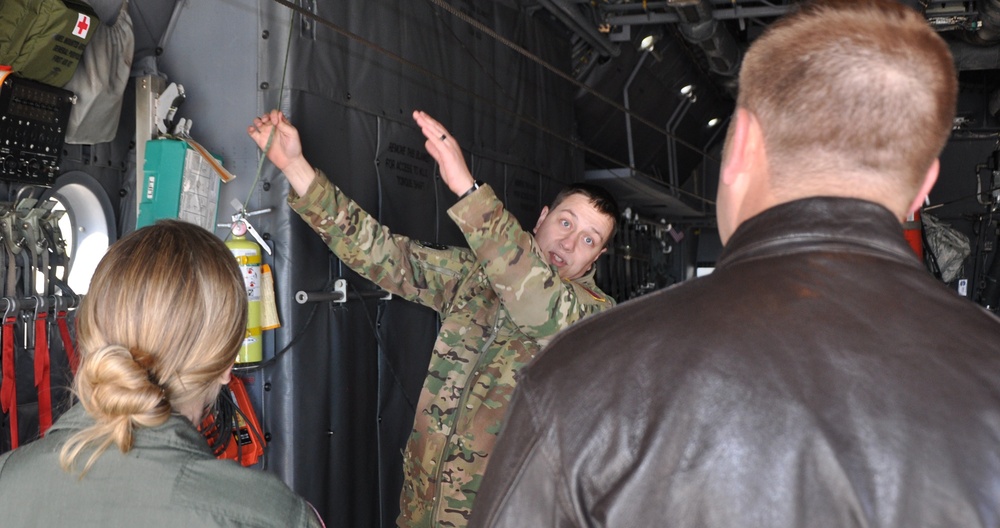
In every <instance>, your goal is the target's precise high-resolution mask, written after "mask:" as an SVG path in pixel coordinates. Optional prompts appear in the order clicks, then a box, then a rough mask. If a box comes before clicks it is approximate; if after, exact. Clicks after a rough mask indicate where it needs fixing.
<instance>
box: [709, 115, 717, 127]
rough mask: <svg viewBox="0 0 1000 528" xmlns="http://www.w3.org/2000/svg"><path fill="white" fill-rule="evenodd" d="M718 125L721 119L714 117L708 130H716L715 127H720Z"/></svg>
mask: <svg viewBox="0 0 1000 528" xmlns="http://www.w3.org/2000/svg"><path fill="white" fill-rule="evenodd" d="M718 124H719V118H718V117H713V118H712V119H709V120H708V128H715V125H718Z"/></svg>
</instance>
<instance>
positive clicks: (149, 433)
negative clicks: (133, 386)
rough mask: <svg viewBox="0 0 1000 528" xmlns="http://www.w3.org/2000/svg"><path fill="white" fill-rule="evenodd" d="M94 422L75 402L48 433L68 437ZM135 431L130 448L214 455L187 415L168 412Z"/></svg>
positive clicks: (81, 406)
mask: <svg viewBox="0 0 1000 528" xmlns="http://www.w3.org/2000/svg"><path fill="white" fill-rule="evenodd" d="M94 423H95V421H94V419H93V418H91V416H90V415H89V414H87V412H86V411H85V410H84V408H83V405H81V404H79V403H77V404H76V405H74V406H73V407H71V408H70V409H69V410H68V411H66V412H65V413H64V414H63V415H62V416H60V417H59V419H58V420H56V423H54V424H52V427H51V428H50V429H49V434H51V433H53V432H56V431H66V433H67V438H68V435H72V434H75V433H77V432H79V431H80V430H82V429H84V428H87V427H90V426H91V425H94ZM134 431H135V432H134V436H133V448H148V447H170V448H174V449H180V450H184V451H189V452H194V453H205V454H208V455H209V456H214V455H212V450H211V448H210V447H209V446H208V441H207V440H206V439H205V437H204V436H202V434H201V433H200V432H198V430H197V429H196V428H195V427H194V425H192V424H191V422H190V421H189V420H188V419H187V418H184V417H182V416H179V415H171V416H170V418H167V421H166V422H165V423H163V424H162V425H158V426H156V427H150V428H144V427H137V428H136V429H134Z"/></svg>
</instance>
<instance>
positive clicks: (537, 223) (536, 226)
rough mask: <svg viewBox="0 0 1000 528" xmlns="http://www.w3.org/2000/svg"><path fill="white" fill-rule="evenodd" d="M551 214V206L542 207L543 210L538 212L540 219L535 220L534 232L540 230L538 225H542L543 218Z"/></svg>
mask: <svg viewBox="0 0 1000 528" xmlns="http://www.w3.org/2000/svg"><path fill="white" fill-rule="evenodd" d="M548 215H549V206H547V205H546V206H545V207H542V212H540V213H538V221H537V222H535V228H534V229H532V230H531V232H532V233H537V232H538V226H540V225H542V220H545V217H546V216H548Z"/></svg>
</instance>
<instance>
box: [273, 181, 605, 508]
mask: <svg viewBox="0 0 1000 528" xmlns="http://www.w3.org/2000/svg"><path fill="white" fill-rule="evenodd" d="M288 201H289V203H290V204H291V206H292V207H293V208H294V209H295V211H297V212H298V213H299V214H300V215H301V216H302V218H303V219H304V220H305V221H306V222H307V223H308V224H309V225H310V226H312V228H313V229H314V230H315V231H316V232H317V233H318V234H319V235H320V237H322V239H323V240H324V241H325V242H326V244H327V245H328V246H329V247H330V249H331V250H333V252H334V254H336V255H337V257H338V258H340V260H341V261H342V262H344V263H345V264H346V265H348V266H350V267H351V269H353V270H355V271H356V272H358V273H360V274H362V275H363V276H365V277H367V278H369V279H370V280H371V281H373V282H374V283H375V284H377V285H378V286H380V287H381V288H383V289H385V290H386V291H389V292H391V293H392V294H394V295H397V296H399V297H402V298H405V299H407V300H410V301H413V302H417V303H419V304H422V305H425V306H429V307H431V308H433V309H434V310H436V311H437V312H438V313H439V314H440V315H441V330H440V332H439V334H438V338H437V341H436V342H435V343H434V350H433V352H432V355H431V360H430V365H429V366H428V371H427V377H426V379H425V381H424V387H423V390H422V391H421V394H420V399H419V403H418V405H417V413H416V417H415V419H414V424H413V431H412V432H411V433H410V438H409V440H408V442H407V445H406V452H405V454H404V460H403V466H404V467H403V470H404V477H405V478H404V484H403V492H402V496H401V498H400V508H401V513H400V517H399V519H398V520H397V523H398V524H399V525H400V526H439V525H444V526H465V524H466V521H467V519H468V516H469V512H470V511H471V508H472V503H473V500H474V499H475V496H476V491H477V489H478V488H479V482H480V480H481V479H482V476H483V473H484V472H485V470H486V463H487V460H488V459H489V454H490V451H491V450H492V449H493V444H494V442H495V441H496V435H497V433H498V432H499V430H500V425H501V422H502V421H503V417H504V414H505V413H506V410H507V406H508V404H509V402H510V398H511V396H512V394H513V391H514V385H515V383H516V376H515V375H516V374H517V372H518V371H519V370H520V369H521V368H522V367H523V366H525V365H526V364H527V363H528V362H529V361H531V359H532V358H533V357H534V356H535V354H536V353H537V352H538V351H539V349H540V348H541V347H542V346H543V345H544V344H545V343H547V342H548V341H549V340H550V339H551V338H552V337H553V336H554V335H555V334H556V333H558V332H559V331H560V330H561V329H563V328H565V327H566V326H568V325H570V324H572V323H574V322H576V321H579V320H580V319H582V318H584V317H586V316H588V315H591V314H593V313H597V312H600V311H602V310H605V309H607V308H610V307H611V306H613V305H614V301H613V300H612V299H610V298H609V297H607V296H606V295H604V293H602V292H601V291H600V290H598V289H597V287H596V286H595V285H594V281H593V273H591V274H588V275H587V276H586V277H583V278H581V279H578V280H576V281H567V280H563V279H560V278H559V274H558V271H557V270H556V269H555V268H554V267H552V266H549V265H548V263H547V262H546V260H545V259H544V257H543V255H542V253H541V251H540V250H539V249H538V247H537V246H536V245H535V240H534V237H533V236H532V235H531V234H530V233H528V232H526V231H524V230H523V229H522V228H521V226H520V225H519V224H518V222H517V220H516V219H515V218H514V217H513V215H511V214H510V213H509V212H508V211H507V210H506V209H504V207H503V204H502V203H501V202H500V200H499V199H498V198H497V196H496V194H494V192H493V190H492V189H491V188H490V186H488V185H485V186H482V187H480V188H479V189H478V190H477V191H475V192H473V193H472V194H471V195H469V196H468V197H466V198H464V199H462V200H460V201H459V202H458V203H457V204H455V205H454V206H453V207H452V208H451V209H449V210H448V214H449V216H451V218H452V219H453V220H454V221H455V223H456V224H457V225H458V227H459V228H460V229H461V230H462V232H463V233H464V235H465V237H466V240H467V242H468V244H469V247H470V248H471V250H470V249H466V248H460V247H444V248H442V247H439V246H434V247H432V246H428V245H424V244H421V243H419V242H416V241H413V240H411V239H409V238H407V237H404V236H401V235H394V234H392V233H391V232H389V230H388V229H387V228H386V227H384V226H382V225H380V224H379V223H378V222H377V221H376V220H375V219H374V218H372V217H371V216H370V215H368V214H367V213H366V212H365V211H363V210H362V209H361V207H360V206H358V204H356V203H355V202H353V201H351V200H350V199H349V198H348V197H347V196H345V195H344V194H343V193H342V192H341V191H340V190H339V189H338V188H337V187H336V186H334V185H333V184H331V183H330V182H329V181H328V180H327V179H326V177H325V176H324V175H323V174H322V173H321V172H319V171H317V178H316V180H315V182H314V183H313V184H312V185H311V186H310V188H309V189H308V190H307V192H306V194H305V196H302V197H299V196H297V195H296V194H295V193H294V191H293V192H292V193H290V195H289V197H288Z"/></svg>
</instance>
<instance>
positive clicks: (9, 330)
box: [0, 317, 18, 449]
mask: <svg viewBox="0 0 1000 528" xmlns="http://www.w3.org/2000/svg"><path fill="white" fill-rule="evenodd" d="M15 321H16V319H15V318H14V317H8V318H6V319H5V320H4V322H3V334H2V336H0V341H2V345H3V346H2V349H0V355H2V364H3V385H0V410H3V412H4V413H5V414H7V415H8V416H9V418H10V448H11V449H17V446H18V441H17V436H18V433H17V385H16V383H17V381H16V380H15V379H14V322H15Z"/></svg>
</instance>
